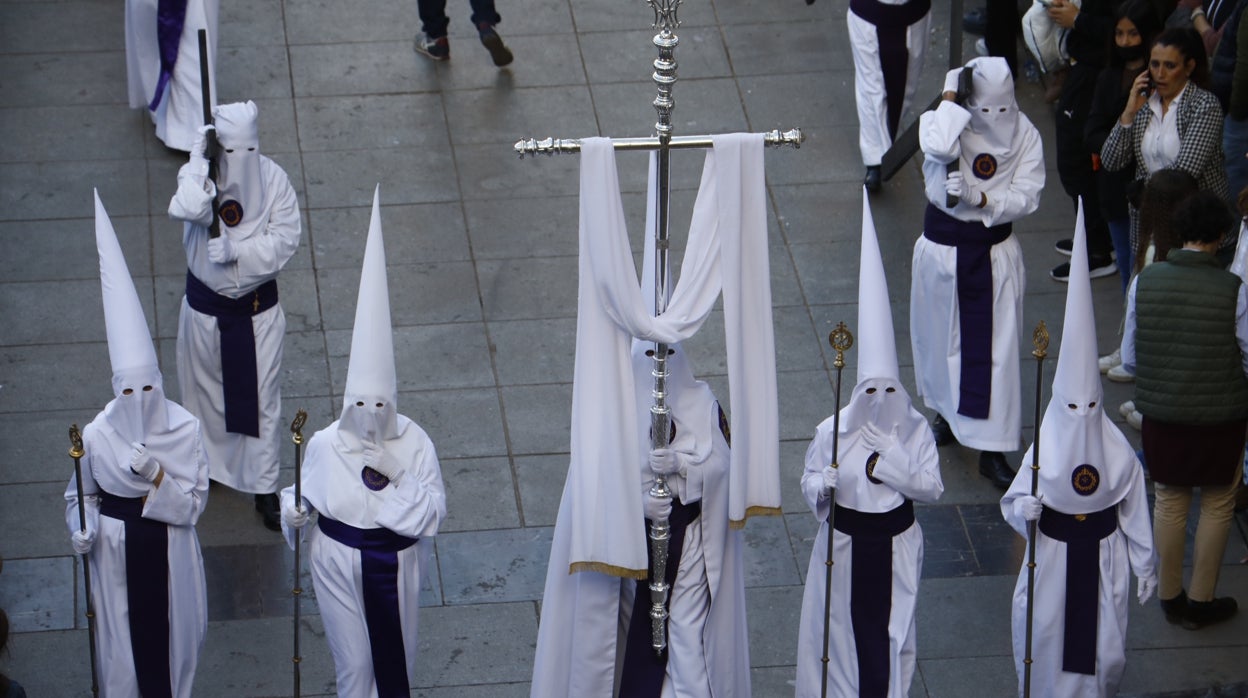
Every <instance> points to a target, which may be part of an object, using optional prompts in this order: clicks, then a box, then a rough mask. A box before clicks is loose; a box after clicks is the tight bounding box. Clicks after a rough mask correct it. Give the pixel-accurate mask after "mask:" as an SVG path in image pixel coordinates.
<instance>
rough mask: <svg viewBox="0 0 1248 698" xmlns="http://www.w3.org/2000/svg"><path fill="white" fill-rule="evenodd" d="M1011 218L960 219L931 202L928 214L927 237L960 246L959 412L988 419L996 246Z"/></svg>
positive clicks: (1004, 236)
mask: <svg viewBox="0 0 1248 698" xmlns="http://www.w3.org/2000/svg"><path fill="white" fill-rule="evenodd" d="M1013 230H1014V226H1013V224H1011V223H1002V224H1001V225H994V226H992V227H991V228H989V227H987V226H985V225H984V224H983V223H972V222H968V221H961V220H958V219H957V218H954V217H953V216H950V215H949V214H947V213H945V212H944V211H941V210H940V209H939V208H937V207H936V206H933V205H932V204H931V203H930V202H929V203H928V204H927V210H926V211H925V212H924V214H923V237H925V238H927V239H928V240H931V241H932V242H934V243H936V244H937V245H945V246H947V247H955V248H957V275H958V330H959V331H960V333H961V336H962V355H961V361H962V380H961V382H960V384H959V385H958V414H960V415H962V416H963V417H970V418H971V419H987V418H988V409H989V407H990V403H991V397H992V286H993V284H992V256H991V253H992V246H993V245H996V244H999V243H1002V242H1005V241H1006V240H1007V239H1008V238H1009V237H1010V235H1011V234H1013Z"/></svg>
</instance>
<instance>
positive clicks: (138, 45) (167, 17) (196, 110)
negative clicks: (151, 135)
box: [126, 0, 219, 151]
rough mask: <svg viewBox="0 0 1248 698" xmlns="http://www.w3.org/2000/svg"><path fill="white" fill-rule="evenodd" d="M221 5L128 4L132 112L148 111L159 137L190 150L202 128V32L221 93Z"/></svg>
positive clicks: (139, 0)
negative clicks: (218, 58) (218, 65)
mask: <svg viewBox="0 0 1248 698" xmlns="http://www.w3.org/2000/svg"><path fill="white" fill-rule="evenodd" d="M218 6H219V0H126V82H127V84H128V89H129V96H130V107H131V108H132V109H147V110H148V112H149V113H150V115H151V117H152V122H153V123H155V124H156V137H157V138H159V139H160V140H161V141H163V142H164V144H165V145H166V146H168V147H170V148H173V149H174V150H184V151H185V150H190V149H191V146H192V145H193V144H194V143H195V136H196V130H197V129H198V128H199V127H200V126H201V125H202V124H203V115H204V110H203V94H202V90H201V89H200V87H201V82H200V65H199V44H198V41H197V37H196V34H197V33H198V32H199V31H200V30H205V31H207V35H208V76H209V78H208V81H209V84H210V87H211V88H212V89H211V94H214V95H215V94H217V90H216V85H214V84H212V83H213V82H214V79H215V70H214V66H215V65H216V60H215V59H216V55H217V15H218Z"/></svg>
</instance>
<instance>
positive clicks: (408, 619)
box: [281, 193, 446, 698]
mask: <svg viewBox="0 0 1248 698" xmlns="http://www.w3.org/2000/svg"><path fill="white" fill-rule="evenodd" d="M397 395H398V391H397V382H396V380H395V369H394V344H393V339H392V334H391V328H390V299H389V292H388V284H387V282H386V257H385V249H384V245H383V242H382V232H381V220H380V215H379V213H378V199H377V195H376V193H375V194H374V197H373V214H372V222H371V224H370V226H369V233H368V243H367V245H366V249H365V253H364V264H363V270H362V272H361V275H360V291H359V297H358V299H357V303H356V311H355V326H354V329H353V334H352V337H351V358H350V364H349V366H348V369H347V384H346V389H345V391H344V397H343V410H342V416H341V418H339V419H338V420H337V421H335V422H334V423H333V424H330V425H329V426H328V427H326V428H324V429H322V430H320V431H318V432H316V433H315V434H314V435H313V436H312V439H311V440H310V441H309V442H308V448H307V453H306V454H305V457H304V460H303V468H302V470H303V472H302V481H301V489H302V491H301V495H302V500H303V501H302V506H303V508H304V510H305V511H310V512H315V513H316V515H317V520H316V522H315V523H314V524H312V525H311V526H310V528H309V529H307V531H306V533H305V537H306V539H307V542H308V549H309V551H310V557H309V567H310V569H311V571H312V583H313V586H314V588H315V590H316V601H317V605H318V606H319V608H320V611H321V619H322V622H323V623H324V625H325V635H326V639H327V640H328V641H329V649H330V653H331V654H332V655H333V657H334V670H335V672H336V674H337V689H338V695H340V696H361V697H366V696H372V697H374V698H376V696H379V695H380V696H393V695H396V694H397V695H404V696H406V695H408V690H409V687H410V685H411V684H412V683H414V681H412V679H413V678H414V677H415V671H416V649H417V635H416V631H417V610H418V608H419V602H420V585H421V578H422V575H423V574H424V573H425V572H426V569H427V568H426V562H427V560H428V558H429V553H430V552H431V551H432V550H433V537H434V536H435V535H436V534H437V532H438V526H439V525H440V523H441V521H442V519H443V517H445V516H446V491H445V489H444V488H443V486H442V471H441V469H440V467H439V465H438V455H437V452H436V451H435V450H434V447H433V442H432V441H431V440H430V439H429V436H428V435H427V434H425V432H424V430H422V429H421V428H420V427H419V426H417V425H416V424H415V423H414V422H412V421H411V420H410V419H408V418H407V417H404V416H403V415H400V414H398V413H397V411H396V407H395V401H396V399H397ZM366 444H375V445H376V446H380V447H381V449H382V450H383V451H384V453H385V458H387V459H389V460H390V462H391V463H393V464H394V465H393V466H392V467H394V468H396V469H397V470H399V471H401V475H399V476H398V477H397V478H394V479H391V478H388V477H386V476H385V475H384V474H382V473H381V472H378V471H376V470H374V469H372V468H370V467H366V466H365V455H364V450H365V446H366ZM281 500H282V509H283V516H282V532H283V533H284V535H285V536H286V540H287V542H288V543H290V544H291V546H292V547H293V546H294V544H295V531H294V530H293V529H291V528H290V525H289V523H288V519H289V514H290V512H291V510H292V509H294V508H295V506H296V504H297V502H296V499H295V487H294V485H292V486H290V487H287V488H286V489H284V490H282V496H281ZM344 530H345V533H346V534H347V535H346V536H343V535H342V534H340V533H338V531H344ZM349 536H357V537H365V538H367V539H368V540H371V541H380V542H381V544H382V545H383V546H386V547H387V549H386V550H381V551H374V550H366V549H365V548H366V547H367V546H366V545H365V546H364V547H360V546H358V545H352V544H350V543H346V542H343V539H344V538H345V537H349ZM393 548H401V549H398V550H394V549H393ZM378 573H384V574H385V582H384V583H382V584H380V585H378V586H376V587H374V586H371V585H370V584H369V579H370V577H372V576H374V575H376V574H378Z"/></svg>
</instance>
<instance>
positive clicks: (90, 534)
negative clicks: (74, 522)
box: [69, 517, 97, 555]
mask: <svg viewBox="0 0 1248 698" xmlns="http://www.w3.org/2000/svg"><path fill="white" fill-rule="evenodd" d="M96 533H97V531H96V528H95V522H94V521H93V520H92V518H91V517H87V530H85V531H84V530H81V529H79V530H77V531H74V532H73V534H72V535H70V537H69V542H70V545H72V546H74V552H76V553H78V554H79V555H86V554H87V553H89V552H91V548H92V547H94V546H95V534H96Z"/></svg>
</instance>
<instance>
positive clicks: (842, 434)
mask: <svg viewBox="0 0 1248 698" xmlns="http://www.w3.org/2000/svg"><path fill="white" fill-rule="evenodd" d="M858 347H859V349H858V384H857V385H856V386H855V387H854V392H853V394H852V396H851V397H850V399H849V404H848V405H846V406H845V407H844V408H843V409H842V410H841V412H840V419H839V424H838V423H837V422H838V420H837V419H835V417H829V418H827V419H825V420H824V421H823V423H821V424H820V425H819V427H818V429H817V431H816V433H815V438H814V439H813V440H812V441H811V443H810V447H809V448H808V449H807V451H806V467H805V472H804V474H803V475H802V494H803V495H805V497H806V502H807V504H809V505H810V508H811V511H813V512H814V514H815V517H816V518H817V519H818V520H819V521H820V522H821V524H820V527H819V532H818V533H817V535H816V537H815V544H814V550H813V551H812V552H811V556H810V567H809V568H808V571H807V573H806V590H805V594H804V595H803V597H802V615H801V624H800V627H799V630H798V653H797V686H796V693H795V695H796V696H798V698H814V697H816V696H819V695H821V693H822V686H821V685H822V681H823V679H822V677H821V676H820V673H821V671H826V672H827V682H828V690H827V692H826V694H825V695H828V696H851V695H852V696H864V697H871V698H900V697H902V696H906V695H908V694H909V691H910V681H911V679H912V678H913V676H914V669H915V621H914V618H915V616H914V614H915V603H916V601H917V598H918V593H917V592H918V587H919V572H920V569H921V567H922V561H923V532H922V529H920V527H919V524H918V522H916V521H915V519H914V507H913V505H912V503H911V502H912V500H918V501H920V502H927V503H930V502H934V501H936V499H937V498H939V497H940V495H941V493H942V492H944V484H943V482H942V481H941V477H940V456H939V454H938V453H937V451H936V443H935V441H934V440H933V438H932V432H931V430H930V429H929V428H928V426H927V421H926V420H925V419H924V418H923V415H921V414H919V412H918V410H916V409H915V408H914V406H913V405H912V404H911V402H910V396H909V395H907V394H906V389H905V388H904V387H903V386H902V385H901V373H900V371H899V370H898V368H897V346H896V340H895V338H894V334H893V315H892V311H891V309H890V307H889V300H888V284H887V282H886V280H885V277H884V263H883V261H882V259H881V257H880V246H879V241H878V239H877V238H876V232H875V224H874V222H873V220H872V216H871V209H870V204H869V203H868V199H867V195H866V192H865V191H864V192H863V210H862V248H861V253H860V258H859V271H858ZM837 428H839V438H836V439H835V441H834V434H833V429H837ZM834 443H835V444H836V445H835V446H834ZM834 450H837V451H839V453H836V454H834V453H833V451H834ZM838 460H839V467H835V468H833V467H831V466H830V464H831V463H834V462H837V461H838ZM829 479H831V480H832V482H833V484H831V485H829V483H828V480H829ZM829 487H835V489H836V499H835V503H834V506H835V507H836V514H835V516H834V518H833V521H834V528H835V530H836V535H835V537H834V540H833V545H834V551H835V553H834V558H835V560H836V562H837V563H838V564H835V565H833V566H832V568H831V569H832V588H833V593H832V594H831V598H830V600H828V601H827V604H828V606H827V607H826V608H825V600H826V599H828V596H827V595H826V588H825V583H826V582H825V579H826V577H827V575H826V574H825V567H826V562H827V560H826V557H827V536H828V524H827V521H828V509H829V506H830V504H832V500H831V499H830V497H829ZM825 613H826V615H827V620H826V622H827V623H828V625H829V629H830V644H831V648H830V649H829V651H828V653H827V656H828V658H829V660H830V661H829V662H828V663H827V664H824V663H823V661H822V659H821V658H822V656H823V650H822V647H823V641H824V640H823V638H824V623H825V620H824V616H825Z"/></svg>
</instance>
